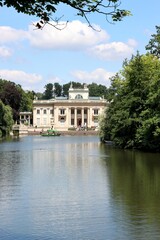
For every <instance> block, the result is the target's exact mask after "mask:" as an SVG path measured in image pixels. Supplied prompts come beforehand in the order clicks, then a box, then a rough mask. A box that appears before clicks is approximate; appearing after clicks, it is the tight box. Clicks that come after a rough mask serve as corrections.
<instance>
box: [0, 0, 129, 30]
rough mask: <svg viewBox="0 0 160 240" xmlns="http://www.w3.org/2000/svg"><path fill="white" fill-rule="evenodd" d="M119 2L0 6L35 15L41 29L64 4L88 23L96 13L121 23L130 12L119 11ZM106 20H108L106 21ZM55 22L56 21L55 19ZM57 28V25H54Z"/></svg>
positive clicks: (5, 1)
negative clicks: (59, 6)
mask: <svg viewBox="0 0 160 240" xmlns="http://www.w3.org/2000/svg"><path fill="white" fill-rule="evenodd" d="M120 3H121V2H120V0H85V1H84V0H74V1H73V0H39V1H36V0H24V1H22V0H17V1H13V0H0V6H1V7H3V6H7V7H13V8H15V10H16V11H17V12H22V13H25V14H28V15H35V16H37V17H38V18H40V19H41V20H40V22H39V23H37V27H38V28H42V27H43V26H44V25H45V24H46V23H49V21H50V20H51V19H52V18H51V15H52V14H53V13H56V11H57V8H58V5H60V4H65V5H68V6H69V7H71V8H73V9H75V10H76V12H77V15H79V16H81V17H83V18H85V20H86V21H87V22H88V23H89V25H90V22H89V20H88V14H89V13H98V14H101V15H104V16H105V17H106V19H107V18H108V17H111V18H112V20H113V21H121V20H122V19H123V17H125V16H128V15H130V11H127V10H124V9H119V6H120ZM107 20H108V19H107ZM56 21H58V20H57V19H56ZM54 26H55V27H57V25H54Z"/></svg>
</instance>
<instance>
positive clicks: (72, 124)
mask: <svg viewBox="0 0 160 240" xmlns="http://www.w3.org/2000/svg"><path fill="white" fill-rule="evenodd" d="M71 126H74V119H73V118H71Z"/></svg>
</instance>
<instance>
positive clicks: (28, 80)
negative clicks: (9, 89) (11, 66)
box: [0, 69, 42, 90]
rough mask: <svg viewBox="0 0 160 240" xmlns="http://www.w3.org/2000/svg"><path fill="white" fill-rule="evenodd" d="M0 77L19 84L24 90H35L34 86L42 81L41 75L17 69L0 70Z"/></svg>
mask: <svg viewBox="0 0 160 240" xmlns="http://www.w3.org/2000/svg"><path fill="white" fill-rule="evenodd" d="M0 78H2V79H6V80H8V81H11V82H15V83H16V84H20V85H21V86H22V88H24V89H26V90H35V86H36V85H37V84H39V83H41V82H42V76H41V75H38V74H35V73H26V72H24V71H18V70H8V69H3V70H0Z"/></svg>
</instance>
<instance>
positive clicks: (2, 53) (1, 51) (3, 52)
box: [0, 47, 12, 58]
mask: <svg viewBox="0 0 160 240" xmlns="http://www.w3.org/2000/svg"><path fill="white" fill-rule="evenodd" d="M11 55H12V50H11V49H9V48H7V47H0V58H1V57H2V58H8V57H10V56H11Z"/></svg>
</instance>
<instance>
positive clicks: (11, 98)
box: [0, 80, 22, 121]
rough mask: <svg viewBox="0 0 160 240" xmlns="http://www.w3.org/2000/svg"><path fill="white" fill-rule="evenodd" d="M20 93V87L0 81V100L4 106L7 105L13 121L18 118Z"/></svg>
mask: <svg viewBox="0 0 160 240" xmlns="http://www.w3.org/2000/svg"><path fill="white" fill-rule="evenodd" d="M21 98H22V91H21V87H20V85H16V84H15V83H13V82H10V81H6V80H0V99H1V100H2V102H3V103H4V104H5V105H9V106H10V107H11V108H12V111H13V119H14V121H16V120H18V118H19V110H20V106H21Z"/></svg>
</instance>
